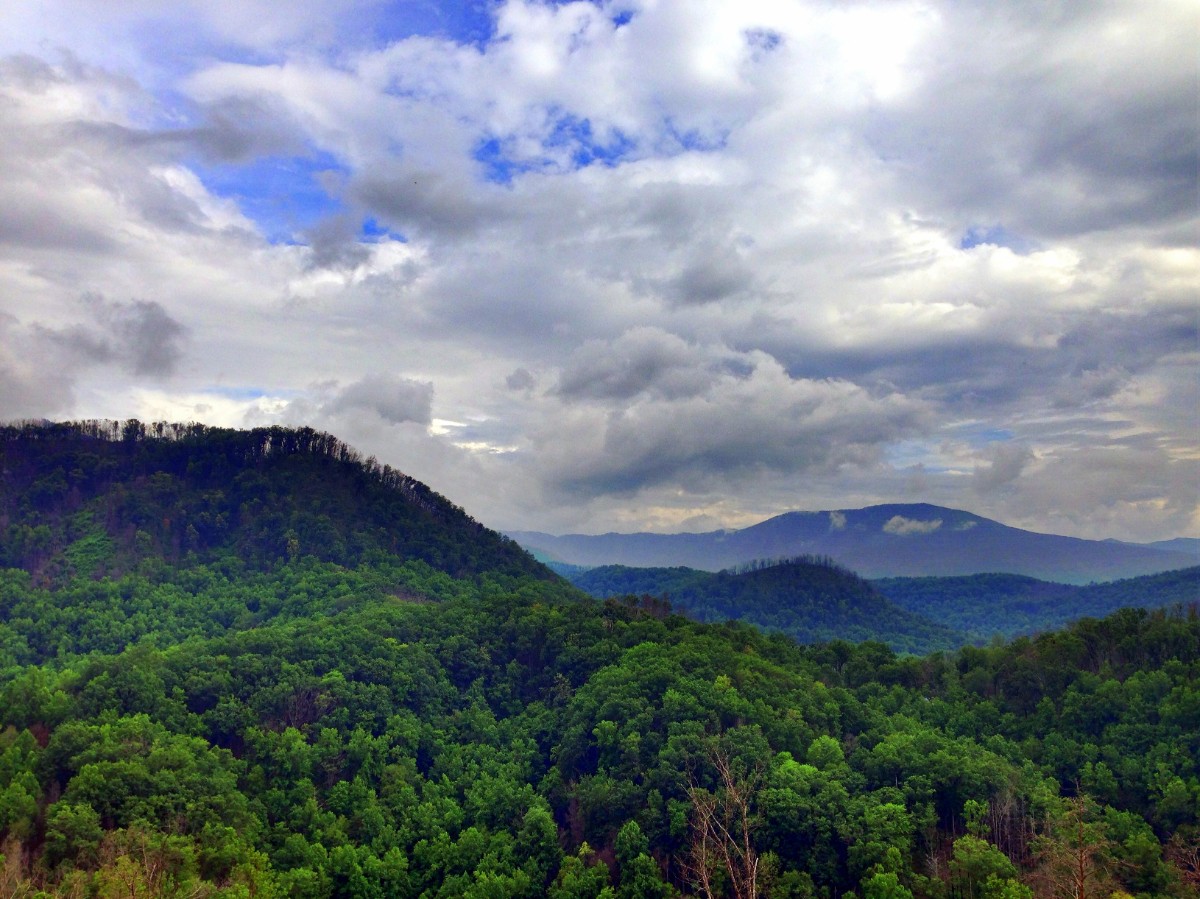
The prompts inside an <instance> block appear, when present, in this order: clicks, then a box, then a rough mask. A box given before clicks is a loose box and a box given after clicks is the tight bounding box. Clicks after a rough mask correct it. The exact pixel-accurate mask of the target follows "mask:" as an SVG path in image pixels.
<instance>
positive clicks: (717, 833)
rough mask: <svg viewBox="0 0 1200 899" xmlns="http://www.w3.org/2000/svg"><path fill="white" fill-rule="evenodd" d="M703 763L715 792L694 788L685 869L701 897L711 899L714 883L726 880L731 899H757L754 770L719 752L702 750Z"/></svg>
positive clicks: (757, 776)
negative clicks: (705, 760) (704, 753)
mask: <svg viewBox="0 0 1200 899" xmlns="http://www.w3.org/2000/svg"><path fill="white" fill-rule="evenodd" d="M707 755H708V761H709V763H710V764H711V765H712V767H713V768H714V769H715V770H716V774H717V779H718V784H717V789H716V791H709V790H706V789H703V788H702V787H700V786H697V785H696V784H694V783H693V784H692V786H691V787H690V788H689V789H688V798H689V799H691V801H692V841H691V846H690V848H689V850H688V858H687V861H686V863H685V866H686V868H687V870H688V873H689V875H690V876H691V879H692V882H693V884H694V885H695V886H696V888H697V889H698V890H700V893H701V895H703V896H707V897H709V899H715V897H716V896H717V895H719V891H718V890H717V889H716V883H718V882H719V880H720V877H721V876H724V877H727V878H728V881H729V886H730V889H732V890H733V894H734V896H736V897H737V899H755V897H757V896H758V894H759V887H760V883H759V877H760V870H759V856H758V851H757V850H756V849H755V846H754V839H753V835H754V829H755V827H756V825H757V823H758V822H757V816H756V814H755V811H754V802H755V796H756V794H757V792H758V788H759V785H760V784H761V782H762V770H761V768H759V767H753V768H747V766H745V765H744V764H741V763H739V762H738V761H737V760H735V759H734V758H733V757H731V755H730V753H729V752H728V751H727V750H726V749H725V748H724V747H722V746H720V745H718V744H716V743H715V742H710V743H709V745H708V753H707Z"/></svg>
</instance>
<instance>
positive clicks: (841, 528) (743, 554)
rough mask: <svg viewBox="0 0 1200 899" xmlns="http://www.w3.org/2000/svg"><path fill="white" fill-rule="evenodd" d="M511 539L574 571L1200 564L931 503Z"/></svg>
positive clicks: (1127, 572) (1041, 570)
mask: <svg viewBox="0 0 1200 899" xmlns="http://www.w3.org/2000/svg"><path fill="white" fill-rule="evenodd" d="M509 536H511V537H512V538H513V539H514V540H516V541H517V542H518V543H520V544H521V545H522V546H524V547H525V548H526V549H528V550H530V551H532V552H536V553H537V554H538V555H539V557H542V558H547V559H550V560H555V561H559V562H566V563H569V564H571V565H583V566H597V565H629V566H639V567H672V566H680V565H682V566H687V567H689V568H699V569H702V570H705V571H719V570H721V569H723V568H729V567H731V566H735V565H742V564H745V563H747V562H751V561H754V560H758V559H782V558H789V557H792V556H799V555H806V554H807V555H816V556H828V557H830V558H831V559H832V560H834V561H835V562H837V563H838V564H840V565H843V566H845V567H847V568H849V569H851V570H853V571H855V572H857V573H858V574H860V575H862V576H863V577H867V578H882V577H923V576H951V575H970V574H982V573H987V572H1005V573H1009V574H1023V575H1028V576H1030V577H1036V578H1041V579H1043V580H1050V581H1058V582H1060V583H1068V584H1086V583H1090V582H1092V581H1109V580H1115V579H1118V578H1128V577H1138V576H1140V575H1144V574H1155V573H1157V572H1160V571H1172V570H1175V569H1179V568H1186V567H1189V566H1191V565H1195V564H1196V557H1195V556H1194V555H1192V554H1191V553H1188V552H1179V551H1177V550H1176V549H1174V548H1160V547H1157V546H1146V545H1140V544H1133V543H1122V542H1118V541H1103V540H1081V539H1079V538H1076V537H1062V536H1057V535H1054V534H1039V533H1035V532H1033V531H1025V530H1021V529H1020V528H1012V527H1008V526H1007V525H1003V524H1000V522H998V521H992V520H991V519H988V518H983V517H981V516H979V515H973V514H972V513H970V512H963V511H960V510H957V509H946V508H943V507H941V506H933V505H928V504H925V503H917V504H891V505H882V506H868V507H867V508H865V509H841V510H831V511H823V512H788V513H785V514H783V515H778V516H776V517H774V518H770V519H767V520H766V521H763V522H761V523H759V524H756V525H752V526H750V527H747V528H742V529H741V530H725V531H712V532H709V533H703V534H644V533H643V534H613V533H610V534H600V535H596V536H589V535H583V534H567V535H565V536H554V535H551V534H542V533H538V532H534V531H519V532H512V533H510V534H509Z"/></svg>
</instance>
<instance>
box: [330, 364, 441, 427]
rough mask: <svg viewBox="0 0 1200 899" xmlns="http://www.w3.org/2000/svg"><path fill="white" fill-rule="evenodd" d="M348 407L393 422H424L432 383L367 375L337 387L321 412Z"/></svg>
mask: <svg viewBox="0 0 1200 899" xmlns="http://www.w3.org/2000/svg"><path fill="white" fill-rule="evenodd" d="M350 410H365V411H368V412H374V413H375V414H376V415H378V416H379V417H380V418H381V419H383V420H384V421H386V422H387V423H389V424H394V425H397V424H402V423H404V422H414V423H416V424H422V425H427V424H429V423H430V421H431V420H432V410H433V384H431V383H429V382H423V381H414V380H411V379H409V378H401V377H397V376H396V375H387V374H384V375H367V376H366V377H364V378H362V379H360V380H358V381H355V382H354V383H352V384H348V385H347V386H345V387H343V388H342V389H340V390H338V391H337V393H336V394H335V395H334V396H333V397H332V398H331V399H329V400H328V401H326V403H325V404H324V406H323V407H322V411H323V412H324V413H325V414H344V413H346V412H347V411H350Z"/></svg>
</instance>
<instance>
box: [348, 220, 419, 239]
mask: <svg viewBox="0 0 1200 899" xmlns="http://www.w3.org/2000/svg"><path fill="white" fill-rule="evenodd" d="M358 233H359V237H361V238H362V239H363V240H364V241H366V242H367V243H374V242H377V241H381V240H398V241H400V243H408V238H407V237H405V236H404V235H403V234H401V233H400V232H399V231H393V230H392V229H391V228H389V227H388V226H387V225H381V224H380V223H379V222H378V221H377V220H376V219H374V218H365V219H363V223H362V227H361V228H359V232H358Z"/></svg>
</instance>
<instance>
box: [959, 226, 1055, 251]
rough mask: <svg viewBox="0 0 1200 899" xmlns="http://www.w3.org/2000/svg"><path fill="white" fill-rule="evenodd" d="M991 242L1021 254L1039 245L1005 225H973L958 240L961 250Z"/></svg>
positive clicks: (995, 245) (993, 244)
mask: <svg viewBox="0 0 1200 899" xmlns="http://www.w3.org/2000/svg"><path fill="white" fill-rule="evenodd" d="M983 244H990V245H992V246H994V247H1008V249H1010V250H1012V251H1013V252H1014V253H1016V254H1017V255H1019V256H1026V255H1028V254H1029V253H1032V252H1034V251H1035V250H1036V249H1037V248H1038V247H1037V244H1035V243H1034V242H1033V241H1031V240H1027V239H1026V238H1024V237H1022V236H1021V235H1019V234H1014V233H1013V232H1011V231H1009V230H1008V229H1007V228H1005V227H1004V226H1003V225H987V226H984V225H972V226H971V227H970V228H968V229H967V233H966V234H964V235H963V236H962V239H961V240H959V242H958V248H959V249H960V250H969V249H971V248H972V247H978V246H982V245H983Z"/></svg>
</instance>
